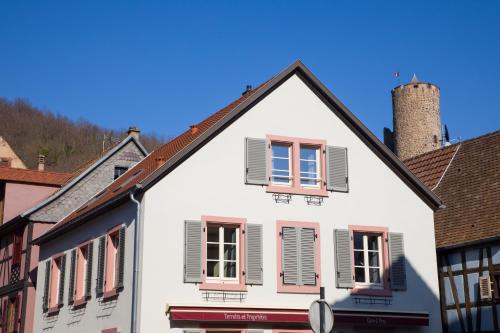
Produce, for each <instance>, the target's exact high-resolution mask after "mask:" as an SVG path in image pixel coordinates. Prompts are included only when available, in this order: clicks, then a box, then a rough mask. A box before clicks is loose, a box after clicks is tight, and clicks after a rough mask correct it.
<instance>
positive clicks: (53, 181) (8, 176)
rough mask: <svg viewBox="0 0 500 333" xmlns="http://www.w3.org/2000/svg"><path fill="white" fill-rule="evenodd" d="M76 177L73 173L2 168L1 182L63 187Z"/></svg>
mask: <svg viewBox="0 0 500 333" xmlns="http://www.w3.org/2000/svg"><path fill="white" fill-rule="evenodd" d="M73 176H74V174H73V173H66V172H51V171H38V170H30V169H17V168H10V167H0V180H2V181H8V182H16V183H29V184H40V185H49V186H61V185H63V184H65V183H66V182H67V181H68V180H70V179H71V178H72V177H73Z"/></svg>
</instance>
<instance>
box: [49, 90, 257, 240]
mask: <svg viewBox="0 0 500 333" xmlns="http://www.w3.org/2000/svg"><path fill="white" fill-rule="evenodd" d="M263 85H265V83H263V84H261V85H260V86H258V87H257V88H255V89H253V90H251V91H249V92H247V93H245V94H244V95H242V96H241V97H240V98H238V99H237V100H235V101H234V102H232V103H231V104H229V105H227V106H226V107H224V108H222V109H221V110H219V111H217V112H216V113H214V114H213V115H211V116H210V117H208V118H207V119H205V120H203V121H202V122H200V123H199V124H197V125H194V127H195V128H196V129H195V130H193V129H191V128H190V129H188V130H187V131H185V132H184V133H182V134H181V135H179V136H178V137H176V138H174V139H172V140H171V141H170V142H168V143H166V144H165V145H163V146H161V147H160V148H158V149H157V150H155V151H153V152H151V154H149V155H148V156H146V158H144V159H143V160H142V161H141V162H139V163H138V164H136V165H135V166H134V167H133V168H131V169H130V170H128V171H127V172H126V173H125V174H123V175H122V176H121V177H120V178H118V179H117V180H116V181H114V182H113V183H111V184H110V185H109V186H108V187H107V188H106V189H105V190H104V191H102V192H100V193H99V194H98V195H97V196H96V197H94V198H93V199H91V200H90V201H89V202H88V203H87V204H86V205H84V206H83V207H81V208H80V209H78V210H76V211H74V212H73V213H72V214H70V215H69V216H67V217H66V218H65V219H64V220H62V221H60V222H59V223H57V224H56V225H55V226H54V227H53V228H52V229H51V231H52V230H55V229H57V228H59V227H60V226H62V225H64V224H66V223H68V222H69V221H71V220H73V219H75V218H76V217H78V216H81V215H83V214H85V213H87V212H89V211H91V210H92V209H93V208H95V207H98V206H100V205H102V204H103V203H105V202H107V201H108V200H111V199H112V198H114V197H117V196H119V195H120V194H122V193H124V192H126V191H128V190H129V189H131V188H132V187H133V186H135V185H136V184H137V183H139V182H141V181H142V180H144V179H145V178H146V177H148V176H149V175H151V174H152V173H153V172H154V171H155V170H156V169H158V168H159V167H160V166H161V165H162V164H163V163H164V162H166V161H168V160H169V159H170V158H172V157H173V156H174V155H175V154H176V153H178V152H180V151H181V150H182V149H183V148H185V147H186V146H187V145H189V144H190V143H191V142H193V141H194V139H196V138H197V137H199V136H200V135H201V134H203V133H204V132H206V131H207V130H208V129H209V128H211V127H212V126H213V125H214V124H216V123H217V122H218V121H219V120H221V119H222V118H223V117H224V116H225V115H227V114H228V113H229V112H230V111H231V110H233V109H234V108H236V107H237V106H238V105H240V104H241V103H243V102H244V101H245V100H247V99H248V98H249V97H250V96H252V95H253V94H254V93H255V92H256V91H257V90H258V89H260V88H261V87H262V86H263ZM159 161H161V164H160V162H159Z"/></svg>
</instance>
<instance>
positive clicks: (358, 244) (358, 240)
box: [354, 233, 363, 250]
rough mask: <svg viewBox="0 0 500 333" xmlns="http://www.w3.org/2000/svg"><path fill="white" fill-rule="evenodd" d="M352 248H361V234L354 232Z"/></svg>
mask: <svg viewBox="0 0 500 333" xmlns="http://www.w3.org/2000/svg"><path fill="white" fill-rule="evenodd" d="M354 248H355V249H357V250H362V249H363V235H362V234H358V233H355V234H354Z"/></svg>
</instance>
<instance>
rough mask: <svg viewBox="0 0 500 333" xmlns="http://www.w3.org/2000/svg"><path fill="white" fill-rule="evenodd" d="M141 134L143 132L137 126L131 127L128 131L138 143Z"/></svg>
mask: <svg viewBox="0 0 500 333" xmlns="http://www.w3.org/2000/svg"><path fill="white" fill-rule="evenodd" d="M140 133H141V130H140V129H139V128H137V127H135V126H130V127H129V128H128V131H127V134H128V135H131V136H133V137H134V139H136V140H137V141H139V134H140Z"/></svg>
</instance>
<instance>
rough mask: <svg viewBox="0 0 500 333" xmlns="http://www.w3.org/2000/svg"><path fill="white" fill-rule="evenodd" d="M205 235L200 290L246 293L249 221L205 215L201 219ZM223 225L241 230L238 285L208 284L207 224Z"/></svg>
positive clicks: (203, 237)
mask: <svg viewBox="0 0 500 333" xmlns="http://www.w3.org/2000/svg"><path fill="white" fill-rule="evenodd" d="M201 223H202V229H203V235H202V241H201V243H202V244H201V247H202V251H201V252H202V256H201V259H202V277H201V284H200V290H223V291H246V290H247V286H246V284H245V232H244V230H245V229H246V223H247V220H246V219H245V218H240V217H222V216H211V215H203V216H202V217H201ZM210 223H213V224H218V225H220V224H222V225H235V226H238V227H239V228H240V238H239V246H240V248H239V261H240V262H239V272H238V276H239V282H238V283H223V282H221V283H217V282H207V274H206V272H207V232H206V231H207V224H210Z"/></svg>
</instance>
